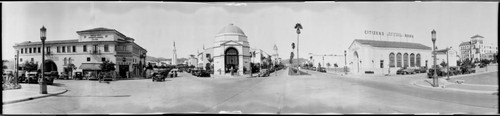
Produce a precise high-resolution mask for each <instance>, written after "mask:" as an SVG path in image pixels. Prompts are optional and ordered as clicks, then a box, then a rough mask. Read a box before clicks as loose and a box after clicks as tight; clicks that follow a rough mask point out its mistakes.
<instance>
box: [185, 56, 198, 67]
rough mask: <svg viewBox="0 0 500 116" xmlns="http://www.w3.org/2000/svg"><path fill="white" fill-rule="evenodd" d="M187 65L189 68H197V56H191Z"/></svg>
mask: <svg viewBox="0 0 500 116" xmlns="http://www.w3.org/2000/svg"><path fill="white" fill-rule="evenodd" d="M187 65H188V66H191V65H192V66H196V65H198V58H196V56H195V55H190V56H189V58H188V60H187Z"/></svg>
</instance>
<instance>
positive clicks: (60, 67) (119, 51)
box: [14, 28, 147, 78]
mask: <svg viewBox="0 0 500 116" xmlns="http://www.w3.org/2000/svg"><path fill="white" fill-rule="evenodd" d="M76 33H77V34H78V35H79V38H78V39H71V40H50V37H48V41H45V47H46V48H45V49H46V53H45V59H46V60H48V61H52V62H54V63H55V64H56V66H57V68H56V69H57V71H58V73H59V74H60V73H61V72H65V70H64V68H65V67H67V66H68V65H69V64H74V65H75V66H76V68H77V69H76V70H82V71H83V73H84V74H86V73H87V72H88V71H95V70H100V67H99V66H100V64H101V63H102V62H103V61H111V62H113V63H115V64H116V72H117V73H118V75H117V76H118V77H121V78H130V77H133V76H141V75H143V74H144V71H143V67H144V66H145V62H146V53H147V51H146V49H144V48H142V47H141V46H139V45H138V44H137V43H135V42H134V39H133V38H130V37H127V36H125V35H124V34H122V33H120V32H119V31H117V30H115V29H108V28H94V29H89V30H82V31H77V32H76ZM41 46H42V43H41V42H31V41H27V42H23V43H18V44H16V45H14V49H15V50H16V51H18V52H19V64H21V66H22V64H23V63H25V62H26V61H28V62H34V63H38V64H39V65H38V66H39V67H40V63H41V60H42V53H41Z"/></svg>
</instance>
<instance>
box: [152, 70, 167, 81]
mask: <svg viewBox="0 0 500 116" xmlns="http://www.w3.org/2000/svg"><path fill="white" fill-rule="evenodd" d="M151 79H152V80H153V82H155V81H165V76H164V75H162V74H160V73H157V72H155V73H153V74H152V78H151Z"/></svg>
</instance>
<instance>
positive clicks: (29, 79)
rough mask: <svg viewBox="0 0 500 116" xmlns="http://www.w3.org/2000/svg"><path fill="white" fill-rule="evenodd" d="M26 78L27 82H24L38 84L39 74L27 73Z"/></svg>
mask: <svg viewBox="0 0 500 116" xmlns="http://www.w3.org/2000/svg"><path fill="white" fill-rule="evenodd" d="M24 77H26V80H24V82H26V83H38V73H37V72H35V71H32V72H27V73H26V76H24Z"/></svg>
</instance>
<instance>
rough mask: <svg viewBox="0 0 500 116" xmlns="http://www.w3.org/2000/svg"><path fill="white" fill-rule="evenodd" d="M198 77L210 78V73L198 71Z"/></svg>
mask: <svg viewBox="0 0 500 116" xmlns="http://www.w3.org/2000/svg"><path fill="white" fill-rule="evenodd" d="M197 77H210V72H208V71H206V70H198V75H197Z"/></svg>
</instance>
